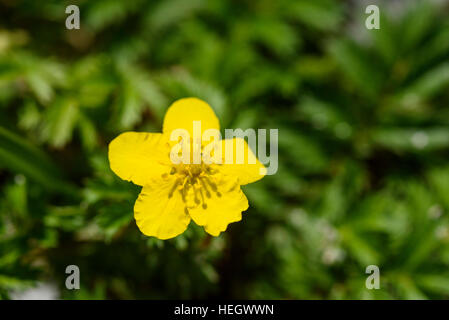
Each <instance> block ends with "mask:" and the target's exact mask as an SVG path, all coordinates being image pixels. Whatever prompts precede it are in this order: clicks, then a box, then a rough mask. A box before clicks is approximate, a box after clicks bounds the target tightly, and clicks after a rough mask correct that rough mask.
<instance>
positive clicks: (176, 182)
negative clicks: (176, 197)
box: [168, 178, 182, 198]
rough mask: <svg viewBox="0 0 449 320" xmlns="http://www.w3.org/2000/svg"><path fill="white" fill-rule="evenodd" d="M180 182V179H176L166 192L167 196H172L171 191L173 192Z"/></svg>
mask: <svg viewBox="0 0 449 320" xmlns="http://www.w3.org/2000/svg"><path fill="white" fill-rule="evenodd" d="M181 183H182V179H181V178H178V179H176V181H175V183H174V184H173V186H172V187H171V189H170V192H169V193H168V197H169V198H171V197H173V193H174V192H175V190H176V188H177V187H178V186H179V185H180V184H181Z"/></svg>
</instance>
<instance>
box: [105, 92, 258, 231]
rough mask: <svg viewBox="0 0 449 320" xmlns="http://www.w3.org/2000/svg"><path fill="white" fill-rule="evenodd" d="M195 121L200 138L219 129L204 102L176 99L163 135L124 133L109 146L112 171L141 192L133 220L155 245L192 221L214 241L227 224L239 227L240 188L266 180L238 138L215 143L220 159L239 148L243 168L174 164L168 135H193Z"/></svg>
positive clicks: (243, 201) (245, 204)
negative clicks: (182, 131) (154, 239)
mask: <svg viewBox="0 0 449 320" xmlns="http://www.w3.org/2000/svg"><path fill="white" fill-rule="evenodd" d="M196 121H201V131H202V132H201V133H204V131H206V130H207V129H216V130H219V129H220V125H219V121H218V118H217V117H216V115H215V113H214V111H213V110H212V108H211V107H210V106H209V105H208V104H207V103H206V102H204V101H202V100H200V99H197V98H185V99H180V100H178V101H175V102H174V103H173V104H172V105H171V106H170V107H169V109H168V110H167V113H166V114H165V118H164V123H163V130H162V131H163V132H162V133H148V132H125V133H122V134H121V135H119V136H118V137H116V138H115V139H114V140H113V141H112V142H111V143H110V144H109V162H110V167H111V169H112V171H114V173H115V174H117V175H118V176H119V177H120V178H122V179H124V180H128V181H132V182H133V183H135V184H137V185H140V186H142V187H143V188H142V191H141V193H140V195H139V197H138V199H137V201H136V203H135V205H134V217H135V219H136V223H137V226H138V227H139V229H140V230H141V231H142V233H144V234H145V235H148V236H154V237H157V238H159V239H169V238H173V237H176V236H177V235H179V234H181V233H183V232H184V231H185V230H186V228H187V226H188V225H189V223H190V220H191V219H192V220H193V221H195V223H196V224H198V225H200V226H204V228H205V230H206V232H207V233H209V234H211V235H213V236H218V235H219V234H220V232H222V231H225V230H226V228H227V226H228V224H229V223H231V222H236V221H240V220H241V219H242V211H245V210H246V209H248V200H247V199H246V196H245V194H244V193H243V192H242V190H241V189H240V186H241V185H245V184H248V183H251V182H255V181H257V180H259V179H261V178H262V177H263V176H264V175H265V174H266V170H265V167H264V166H263V165H262V164H261V163H260V162H259V161H258V160H257V158H256V156H255V155H254V154H253V152H252V151H251V149H250V148H249V147H248V145H247V144H246V142H245V141H244V139H242V138H233V139H223V140H221V141H219V142H218V143H220V144H221V145H222V146H223V149H222V150H223V152H222V154H221V157H223V158H224V157H225V155H226V152H228V151H231V150H232V152H233V151H234V150H236V148H237V145H239V146H243V149H244V152H245V157H246V160H245V161H244V162H243V163H235V161H233V162H232V163H227V162H225V161H223V162H222V163H216V162H212V163H210V162H208V163H206V162H205V161H201V162H200V163H196V164H190V163H189V164H185V163H178V164H175V163H173V161H171V158H170V152H171V149H172V147H173V145H174V142H173V141H171V139H170V135H171V133H172V132H173V130H176V129H185V130H186V131H187V132H189V133H192V131H193V123H194V122H196ZM239 140H240V141H239ZM203 147H204V144H203V143H202V145H201V149H203ZM237 162H238V161H237Z"/></svg>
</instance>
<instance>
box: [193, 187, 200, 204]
mask: <svg viewBox="0 0 449 320" xmlns="http://www.w3.org/2000/svg"><path fill="white" fill-rule="evenodd" d="M193 192H194V195H195V203H196V204H200V203H201V201H200V199H198V189H197V188H195V186H193Z"/></svg>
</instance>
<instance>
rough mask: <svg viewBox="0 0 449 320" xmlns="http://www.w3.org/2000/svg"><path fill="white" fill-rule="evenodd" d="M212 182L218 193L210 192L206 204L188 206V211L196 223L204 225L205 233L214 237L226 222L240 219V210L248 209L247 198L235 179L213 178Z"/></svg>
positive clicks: (223, 227)
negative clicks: (218, 179) (193, 206)
mask: <svg viewBox="0 0 449 320" xmlns="http://www.w3.org/2000/svg"><path fill="white" fill-rule="evenodd" d="M214 183H216V185H217V188H218V189H217V190H218V191H219V192H220V194H219V195H218V194H217V193H216V192H210V198H206V199H205V203H206V206H205V207H203V206H202V205H199V206H197V207H195V208H190V209H189V213H190V217H191V218H192V219H193V221H195V223H196V224H198V225H200V226H204V229H205V230H206V232H207V233H209V234H211V235H213V236H215V237H216V236H218V235H219V234H220V232H223V231H225V230H226V228H227V226H228V224H230V223H231V222H236V221H240V220H241V219H242V211H245V210H246V209H248V200H247V199H246V196H245V194H244V193H243V192H242V190H241V189H240V186H239V185H238V183H237V181H236V180H235V179H228V180H224V179H222V180H221V181H219V182H217V180H214Z"/></svg>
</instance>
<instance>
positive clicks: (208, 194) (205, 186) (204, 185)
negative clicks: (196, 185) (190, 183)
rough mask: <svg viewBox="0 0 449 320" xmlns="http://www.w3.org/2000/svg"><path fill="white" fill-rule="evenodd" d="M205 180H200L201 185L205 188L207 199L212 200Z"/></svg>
mask: <svg viewBox="0 0 449 320" xmlns="http://www.w3.org/2000/svg"><path fill="white" fill-rule="evenodd" d="M203 179H204V178H200V183H201V185H202V186H203V188H204V191H205V192H206V197H208V198H210V192H209V189H208V188H207V185H206V183H204V180H203Z"/></svg>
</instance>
